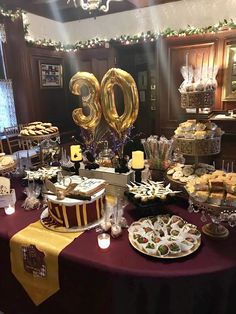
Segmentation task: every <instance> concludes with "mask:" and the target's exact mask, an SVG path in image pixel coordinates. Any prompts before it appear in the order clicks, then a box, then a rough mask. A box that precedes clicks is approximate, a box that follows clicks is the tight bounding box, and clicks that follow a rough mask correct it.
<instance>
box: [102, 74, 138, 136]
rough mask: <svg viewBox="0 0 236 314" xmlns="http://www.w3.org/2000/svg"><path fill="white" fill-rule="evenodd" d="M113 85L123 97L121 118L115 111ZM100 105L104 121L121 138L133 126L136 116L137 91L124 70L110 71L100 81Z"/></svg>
mask: <svg viewBox="0 0 236 314" xmlns="http://www.w3.org/2000/svg"><path fill="white" fill-rule="evenodd" d="M114 85H118V86H119V87H120V88H121V89H122V91H123V95H124V113H123V114H122V115H121V116H119V115H118V113H117V110H116V103H115V97H114ZM101 104H102V108H103V115H104V117H105V119H106V121H107V122H108V124H109V125H110V127H112V128H113V129H114V130H115V131H116V132H117V133H118V135H119V136H120V137H121V136H122V133H123V132H124V131H126V130H127V129H129V128H130V127H131V126H132V125H133V123H134V122H135V120H136V119H137V116H138V110H139V98H138V90H137V86H136V84H135V81H134V79H133V77H132V76H131V75H130V74H129V73H127V72H126V71H124V70H121V69H117V68H113V69H110V70H109V71H108V72H107V73H106V74H105V75H104V77H103V79H102V83H101Z"/></svg>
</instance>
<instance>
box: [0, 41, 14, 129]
mask: <svg viewBox="0 0 236 314" xmlns="http://www.w3.org/2000/svg"><path fill="white" fill-rule="evenodd" d="M16 124H17V121H16V112H15V103H14V97H13V90H12V81H11V80H8V79H7V78H6V71H5V64H4V57H3V50H2V42H0V133H2V132H3V130H4V127H9V126H14V125H16Z"/></svg>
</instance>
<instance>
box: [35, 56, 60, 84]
mask: <svg viewBox="0 0 236 314" xmlns="http://www.w3.org/2000/svg"><path fill="white" fill-rule="evenodd" d="M39 78H40V88H61V87H62V86H63V77H62V65H61V64H49V63H46V62H42V61H39Z"/></svg>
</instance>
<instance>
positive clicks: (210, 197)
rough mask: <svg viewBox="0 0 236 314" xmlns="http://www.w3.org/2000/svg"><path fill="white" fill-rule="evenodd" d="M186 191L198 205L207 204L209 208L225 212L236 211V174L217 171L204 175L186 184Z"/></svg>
mask: <svg viewBox="0 0 236 314" xmlns="http://www.w3.org/2000/svg"><path fill="white" fill-rule="evenodd" d="M186 190H187V192H188V194H189V196H190V198H191V200H193V201H194V202H196V203H199V204H206V205H207V206H208V207H209V208H215V209H217V206H218V207H219V208H220V209H221V210H223V209H224V207H225V208H228V209H229V208H235V209H236V173H234V172H230V173H225V172H224V171H223V170H216V171H214V172H213V173H212V174H204V175H203V176H201V177H199V178H196V179H194V180H192V181H190V182H188V183H187V184H186Z"/></svg>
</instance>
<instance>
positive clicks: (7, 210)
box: [5, 204, 15, 215]
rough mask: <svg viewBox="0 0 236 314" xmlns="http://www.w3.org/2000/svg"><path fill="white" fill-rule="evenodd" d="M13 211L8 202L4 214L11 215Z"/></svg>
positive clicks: (13, 208)
mask: <svg viewBox="0 0 236 314" xmlns="http://www.w3.org/2000/svg"><path fill="white" fill-rule="evenodd" d="M14 212H15V207H14V206H11V205H10V204H9V206H8V207H6V208H5V214H6V215H12V214H14Z"/></svg>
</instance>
